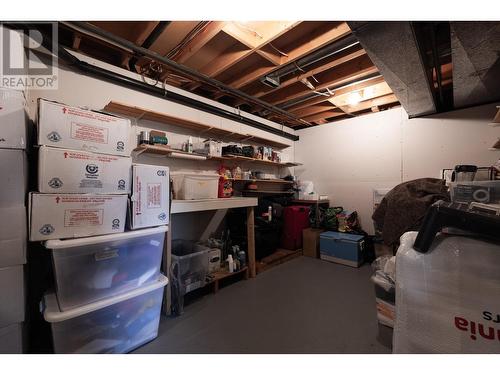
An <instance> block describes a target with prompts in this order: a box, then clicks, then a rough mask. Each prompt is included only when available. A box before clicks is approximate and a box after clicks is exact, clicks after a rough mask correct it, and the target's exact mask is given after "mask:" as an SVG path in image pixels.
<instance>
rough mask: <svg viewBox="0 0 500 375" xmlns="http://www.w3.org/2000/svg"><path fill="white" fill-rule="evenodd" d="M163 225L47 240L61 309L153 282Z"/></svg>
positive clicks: (156, 275)
mask: <svg viewBox="0 0 500 375" xmlns="http://www.w3.org/2000/svg"><path fill="white" fill-rule="evenodd" d="M166 231H167V226H161V227H156V228H148V229H142V230H136V231H132V232H125V233H118V234H109V235H104V236H95V237H87V238H78V239H69V240H50V241H47V242H45V247H47V248H49V249H51V250H52V260H53V263H54V275H55V281H56V291H57V299H58V301H59V306H60V308H61V310H63V311H65V310H69V309H73V308H75V307H78V306H83V305H85V304H88V303H91V302H94V301H97V300H100V299H104V298H109V297H113V296H115V295H117V294H120V293H125V292H127V291H129V290H132V289H134V288H137V287H140V286H142V285H146V284H148V283H151V282H154V281H155V280H156V279H157V278H158V275H159V274H160V265H161V258H162V254H163V240H164V238H165V232H166Z"/></svg>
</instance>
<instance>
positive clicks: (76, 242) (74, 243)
mask: <svg viewBox="0 0 500 375" xmlns="http://www.w3.org/2000/svg"><path fill="white" fill-rule="evenodd" d="M167 229H168V226H167V225H162V226H159V227H154V228H146V229H139V230H133V231H129V232H123V233H115V234H104V235H102V236H92V237H84V238H73V239H68V240H48V241H45V242H44V244H43V245H44V246H45V247H46V248H47V249H52V250H57V249H67V248H70V247H80V246H85V245H95V244H98V243H103V242H110V241H117V240H126V239H130V238H137V237H144V236H149V235H152V234H157V233H164V232H166V231H167Z"/></svg>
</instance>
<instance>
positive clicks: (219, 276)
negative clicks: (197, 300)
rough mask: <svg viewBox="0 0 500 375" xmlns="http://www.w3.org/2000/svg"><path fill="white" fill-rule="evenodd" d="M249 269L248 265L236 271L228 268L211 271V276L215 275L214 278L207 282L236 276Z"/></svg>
mask: <svg viewBox="0 0 500 375" xmlns="http://www.w3.org/2000/svg"><path fill="white" fill-rule="evenodd" d="M247 270H248V267H247V266H245V267H243V268H242V269H240V270H238V271H236V272H229V271H226V270H220V271H217V272H214V273H211V274H210V276H213V277H214V279H213V280H211V281H209V282H208V283H207V284H211V283H214V282H215V281H219V280H223V279H225V278H228V277H231V276H236V275H239V274H242V273H244V272H246V271H247Z"/></svg>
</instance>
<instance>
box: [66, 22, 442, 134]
mask: <svg viewBox="0 0 500 375" xmlns="http://www.w3.org/2000/svg"><path fill="white" fill-rule="evenodd" d="M91 23H93V24H94V25H96V26H98V27H100V28H102V29H104V30H105V31H107V32H110V33H113V34H115V35H117V36H120V37H122V38H125V39H127V40H128V41H131V42H133V43H135V44H137V45H138V46H143V44H144V46H143V47H144V48H148V49H150V50H151V51H153V52H155V53H157V54H159V55H161V56H165V57H166V58H169V59H171V60H173V61H175V62H176V63H178V64H182V65H184V66H186V67H188V68H190V69H192V70H194V71H196V72H197V74H198V75H192V74H191V75H189V76H188V75H187V73H182V72H179V71H176V70H175V67H173V66H167V65H164V64H162V63H161V61H154V60H153V59H152V58H151V57H143V56H140V55H135V54H131V53H130V50H127V49H123V50H120V48H119V46H117V45H113V44H106V42H104V41H102V40H98V39H97V38H95V39H93V38H94V37H93V36H92V35H89V34H82V33H81V32H80V31H78V28H75V29H73V30H72V29H71V23H65V24H64V27H63V26H61V27H62V28H63V29H62V31H61V33H62V37H61V40H62V43H63V45H64V46H65V47H66V48H69V49H72V50H76V51H79V52H81V53H84V54H87V55H90V56H93V57H95V58H98V59H100V60H103V61H106V62H108V63H111V64H115V65H118V66H121V67H125V68H127V69H131V70H133V71H138V72H140V73H141V74H143V75H145V76H148V77H150V78H151V79H152V80H156V81H157V82H163V83H167V84H170V85H173V86H175V87H180V88H183V89H185V90H187V91H189V92H192V93H195V94H198V95H201V96H205V97H208V98H210V99H213V100H217V101H219V102H221V103H223V104H226V105H229V106H233V107H235V108H240V109H241V110H244V111H247V112H250V113H252V114H254V115H257V116H261V117H264V118H267V119H269V120H272V121H275V122H278V123H280V124H283V125H287V126H290V127H296V126H303V121H300V120H304V121H307V122H309V123H310V124H312V125H315V124H324V123H326V122H329V121H332V120H333V121H334V120H335V119H341V118H344V117H346V116H356V115H358V114H362V113H365V112H366V111H370V110H372V111H378V110H383V109H385V108H387V107H388V106H391V105H398V101H397V98H396V97H395V96H394V95H393V93H392V90H391V89H390V88H389V86H388V85H387V84H386V83H385V81H384V78H383V77H382V76H380V74H379V72H378V69H377V67H376V66H375V65H374V64H373V63H372V61H371V59H370V58H369V56H368V54H367V53H366V51H365V50H364V49H363V48H362V46H361V45H360V44H359V42H358V41H357V40H356V38H355V37H354V36H353V34H352V32H351V29H350V28H349V26H348V24H347V23H346V22H342V21H248V22H244V21H201V22H196V21H141V22H113V21H111V22H109V21H106V22H91ZM146 40H147V42H146ZM110 51H113V53H111V52H110ZM441 74H442V76H443V79H446V80H451V66H450V67H447V66H443V67H442V69H441ZM209 79H215V80H217V81H219V82H220V85H219V84H216V85H214V84H213V82H211V83H210V82H208V80H209ZM264 81H265V82H264ZM222 85H227V86H229V87H226V88H221V86H222ZM238 90H240V91H238ZM241 92H243V93H244V94H242V93H241ZM251 98H253V99H254V100H251ZM259 101H261V102H259ZM262 102H264V103H266V105H263V103H262ZM278 108H279V109H280V110H281V111H282V110H284V111H286V112H288V113H289V114H290V115H291V116H290V117H289V116H287V115H284V114H283V113H280V110H278ZM294 116H296V117H299V120H296V119H293V117H294Z"/></svg>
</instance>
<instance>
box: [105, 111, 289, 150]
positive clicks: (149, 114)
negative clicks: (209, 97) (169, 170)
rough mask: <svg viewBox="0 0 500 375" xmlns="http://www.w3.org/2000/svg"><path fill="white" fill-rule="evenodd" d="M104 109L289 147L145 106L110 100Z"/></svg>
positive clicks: (220, 135)
mask: <svg viewBox="0 0 500 375" xmlns="http://www.w3.org/2000/svg"><path fill="white" fill-rule="evenodd" d="M104 110H105V111H107V112H110V113H116V114H120V115H124V116H127V117H132V118H136V119H142V120H149V121H154V122H159V123H162V124H167V125H175V126H179V127H182V128H186V129H190V130H195V131H198V132H200V133H203V134H205V135H206V136H207V137H210V136H212V137H217V138H222V139H223V140H225V141H233V142H244V141H252V142H255V143H260V144H262V145H265V146H270V147H274V148H277V149H284V148H288V147H290V145H289V144H287V143H284V142H279V141H275V140H271V139H267V138H263V137H258V136H253V135H250V134H243V133H237V132H232V131H229V130H226V129H222V128H218V127H215V126H210V125H206V124H202V123H199V122H196V121H192V120H188V119H184V118H180V117H177V116H173V115H169V114H166V113H160V112H155V111H151V110H148V109H145V108H140V107H135V106H130V105H127V104H124V103H119V102H115V101H110V102H109V103H108V104H107V105H106V106H105V107H104Z"/></svg>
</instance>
